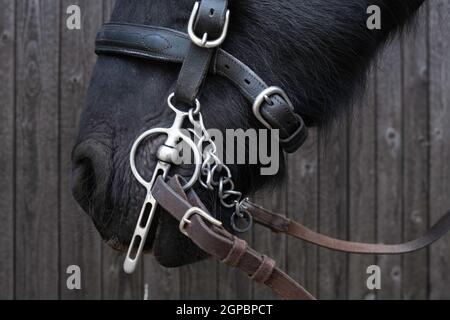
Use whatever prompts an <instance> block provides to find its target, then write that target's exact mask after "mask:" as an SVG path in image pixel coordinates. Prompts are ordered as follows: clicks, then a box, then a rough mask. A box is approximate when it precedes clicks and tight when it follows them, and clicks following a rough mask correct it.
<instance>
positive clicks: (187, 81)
mask: <svg viewBox="0 0 450 320" xmlns="http://www.w3.org/2000/svg"><path fill="white" fill-rule="evenodd" d="M227 8H228V1H227V0H202V1H201V3H200V7H199V10H198V14H197V17H196V21H195V24H194V32H195V33H196V34H199V35H204V34H207V35H208V36H212V37H218V36H219V35H220V34H221V33H222V30H223V27H224V24H225V15H226V12H227ZM216 50H217V49H216V48H212V49H209V48H203V47H199V46H198V45H196V44H195V43H193V42H191V43H190V46H189V50H188V52H187V54H186V57H185V59H184V61H183V66H182V67H181V71H180V74H179V76H178V80H177V85H176V87H175V101H176V102H177V103H180V102H181V103H185V104H187V105H189V106H193V105H194V104H195V99H196V98H197V95H198V92H199V91H200V88H201V86H202V85H203V83H204V81H205V78H206V75H207V73H208V70H209V67H210V64H211V59H212V57H213V55H214V53H215V51H216Z"/></svg>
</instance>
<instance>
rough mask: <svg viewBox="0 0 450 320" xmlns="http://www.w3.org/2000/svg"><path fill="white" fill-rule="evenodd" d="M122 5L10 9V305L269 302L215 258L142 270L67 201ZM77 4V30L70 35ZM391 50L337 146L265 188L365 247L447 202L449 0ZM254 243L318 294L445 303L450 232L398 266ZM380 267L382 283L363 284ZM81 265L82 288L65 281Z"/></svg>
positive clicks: (6, 227)
mask: <svg viewBox="0 0 450 320" xmlns="http://www.w3.org/2000/svg"><path fill="white" fill-rule="evenodd" d="M113 3H114V1H113V0H103V1H100V0H97V1H89V0H62V1H54V0H27V1H25V0H17V1H10V0H0V9H1V10H0V71H1V72H0V83H1V86H0V141H2V148H1V152H0V172H2V179H0V220H1V221H2V223H1V224H0V299H14V298H15V299H46V298H47V299H178V298H187V299H195V298H199V299H201V298H204V299H215V298H222V299H251V298H261V299H269V298H274V297H275V296H274V295H273V294H272V293H271V292H270V291H269V290H267V289H265V288H261V287H260V286H258V285H253V284H250V282H249V281H248V280H247V279H246V277H245V276H243V275H241V274H238V273H236V272H234V271H233V270H229V269H228V268H225V267H223V266H221V265H219V264H218V263H217V262H215V261H205V262H202V263H198V264H195V265H191V266H187V267H184V268H181V269H175V270H171V269H164V268H162V267H160V266H158V265H157V263H155V261H154V259H153V258H152V257H151V256H148V257H145V259H143V261H142V263H141V266H140V267H139V269H138V271H137V272H136V273H135V274H134V275H133V276H127V275H125V274H124V273H123V272H122V270H121V265H122V261H123V260H122V259H123V254H118V253H116V252H114V251H113V250H111V249H109V248H108V247H106V246H105V245H104V244H102V242H101V240H100V239H99V236H98V234H97V232H96V230H95V228H94V227H93V225H92V223H91V221H90V220H89V218H88V217H87V216H86V215H85V214H84V213H83V212H82V211H81V209H80V208H79V207H78V206H77V204H76V203H75V202H74V200H73V199H72V196H71V192H70V153H71V148H72V144H73V141H74V138H75V134H76V131H77V122H78V117H79V115H80V111H81V108H82V106H83V99H84V95H85V92H86V88H87V85H88V81H89V78H90V73H91V71H92V66H93V64H94V62H95V59H96V57H95V55H94V54H93V39H94V37H95V34H96V32H97V30H98V28H99V27H100V25H101V23H102V21H105V20H107V19H108V17H109V15H110V13H111V10H112V8H113ZM71 4H78V5H79V6H80V7H81V9H82V30H79V31H69V30H67V28H65V17H66V9H67V7H68V6H69V5H71ZM419 21H420V23H419V24H418V25H417V27H416V28H415V29H414V30H413V32H412V33H411V34H410V35H408V36H405V37H403V38H401V39H396V40H395V41H393V43H392V44H391V45H390V46H389V48H388V49H387V50H386V51H384V52H383V54H382V56H381V58H380V59H379V61H378V63H377V64H376V65H375V66H374V68H373V71H372V73H371V75H370V77H369V83H368V85H367V93H366V95H365V97H364V99H363V100H362V101H360V102H358V103H357V106H356V108H355V109H357V110H358V111H357V112H356V113H355V114H354V115H352V116H349V117H348V119H346V120H345V121H343V122H342V123H341V125H339V126H336V128H335V130H333V131H332V132H331V134H330V137H328V138H324V137H323V136H322V135H320V134H319V133H318V132H315V131H314V130H313V132H312V133H311V137H310V139H309V141H308V142H307V144H306V145H305V147H303V148H302V150H301V151H299V152H298V153H297V154H295V155H290V156H289V157H288V159H287V162H288V167H289V174H288V180H287V183H286V184H285V185H284V186H283V187H279V188H277V189H275V190H269V191H266V193H261V194H259V195H257V198H258V199H261V200H262V201H263V203H264V204H265V205H266V206H268V207H271V208H272V209H276V210H278V211H279V212H281V213H283V214H286V215H287V216H289V217H291V218H294V219H296V220H299V221H302V222H303V223H305V224H306V225H308V226H310V227H311V228H313V229H316V230H320V231H321V232H325V233H328V234H330V235H332V236H337V237H341V238H350V239H352V240H359V241H382V242H396V241H401V240H407V239H410V238H412V237H416V236H418V235H420V234H421V233H423V231H424V230H426V228H427V227H429V226H430V225H431V224H432V223H434V222H435V221H436V220H437V219H438V218H439V217H440V216H441V215H442V214H443V213H444V212H445V211H446V210H447V209H449V208H450V197H449V196H448V195H449V190H450V162H449V160H448V159H450V127H449V126H448V124H449V123H450V92H449V90H448V88H450V37H449V36H448V35H449V34H450V2H449V1H448V0H433V1H430V2H429V3H428V5H427V6H426V7H424V9H423V10H422V12H421V15H420V19H419ZM247 240H248V241H249V242H250V243H251V245H252V246H254V247H256V248H258V249H260V250H262V251H264V252H265V253H267V254H269V255H270V256H272V257H274V258H275V259H276V260H277V262H278V264H279V265H280V266H281V267H282V268H284V269H286V270H287V271H288V272H289V273H290V274H291V275H292V276H293V277H294V278H296V279H299V280H300V281H301V282H302V283H303V284H304V285H305V286H306V287H307V288H308V289H309V290H310V291H311V292H312V293H313V294H315V295H317V296H318V297H319V298H322V299H377V298H378V299H427V298H433V299H444V298H446V299H448V298H450V291H449V290H448V287H449V286H450V275H449V274H448V270H450V254H449V252H450V237H446V238H445V239H444V240H441V241H439V242H438V243H436V244H435V245H433V247H432V248H431V249H429V250H424V251H421V252H418V253H415V254H411V255H406V256H403V257H378V258H376V257H373V256H354V255H346V254H341V253H334V252H330V251H327V250H323V249H318V248H316V247H314V246H311V245H309V244H305V243H301V242H299V241H296V240H293V239H289V238H286V237H284V236H279V235H274V234H271V233H270V232H268V231H266V230H263V229H261V228H258V227H255V229H254V231H253V232H252V233H250V234H249V235H247ZM372 264H377V265H379V266H380V267H381V271H382V289H381V290H377V291H370V290H368V289H367V287H366V279H367V274H366V269H367V267H368V266H369V265H372ZM69 265H79V266H80V267H81V270H82V290H75V291H71V290H68V289H67V286H66V279H67V276H68V275H67V274H66V269H67V267H68V266H69Z"/></svg>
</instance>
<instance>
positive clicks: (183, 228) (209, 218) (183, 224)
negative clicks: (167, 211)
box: [180, 207, 222, 237]
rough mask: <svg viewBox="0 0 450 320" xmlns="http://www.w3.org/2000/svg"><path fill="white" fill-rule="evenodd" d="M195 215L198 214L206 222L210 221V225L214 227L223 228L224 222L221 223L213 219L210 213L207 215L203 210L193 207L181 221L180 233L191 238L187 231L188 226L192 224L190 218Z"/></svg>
mask: <svg viewBox="0 0 450 320" xmlns="http://www.w3.org/2000/svg"><path fill="white" fill-rule="evenodd" d="M194 214H198V215H199V216H201V217H202V218H203V219H205V220H206V221H208V222H209V223H211V224H213V225H215V226H217V227H221V226H222V222H220V221H219V220H217V219H215V218H213V217H212V216H211V215H209V214H208V213H206V212H205V211H203V210H202V209H200V208H198V207H192V208H190V209H189V210H188V211H186V213H185V214H184V216H183V219H181V221H180V231H181V232H182V233H183V234H184V235H185V236H187V237H189V235H188V233H187V231H186V225H187V224H191V220H189V218H190V217H191V216H193V215H194Z"/></svg>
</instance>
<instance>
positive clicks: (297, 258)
mask: <svg viewBox="0 0 450 320" xmlns="http://www.w3.org/2000/svg"><path fill="white" fill-rule="evenodd" d="M318 162H319V152H318V134H317V130H315V129H312V130H310V132H309V136H308V140H307V141H306V142H305V144H304V145H303V146H302V149H301V150H300V151H298V152H297V153H295V154H292V155H289V158H288V171H289V173H288V177H287V182H286V183H287V209H288V216H289V218H290V219H293V220H295V221H299V222H301V223H303V224H305V225H306V226H307V227H309V228H311V229H313V230H317V229H318V217H319V214H318V194H319V185H318V177H319V168H318ZM286 246H287V255H286V271H287V272H288V274H289V275H290V276H291V277H293V278H294V279H295V280H297V281H299V282H300V283H301V284H302V285H303V286H304V287H305V288H306V289H307V290H308V291H309V292H311V294H313V295H317V258H318V249H317V247H316V246H313V245H311V244H307V243H305V242H302V241H300V240H298V239H295V238H292V237H288V238H287V242H286Z"/></svg>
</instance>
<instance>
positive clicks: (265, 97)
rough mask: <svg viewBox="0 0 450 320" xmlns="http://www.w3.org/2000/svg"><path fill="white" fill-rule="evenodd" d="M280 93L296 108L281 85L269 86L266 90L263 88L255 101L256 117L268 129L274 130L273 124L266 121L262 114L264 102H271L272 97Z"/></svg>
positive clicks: (254, 111)
mask: <svg viewBox="0 0 450 320" xmlns="http://www.w3.org/2000/svg"><path fill="white" fill-rule="evenodd" d="M275 94H278V95H280V96H281V97H282V98H283V99H284V100H286V102H287V104H288V106H289V107H290V108H291V109H292V110H294V105H293V104H292V101H291V99H289V97H288V95H287V94H286V92H284V90H283V89H281V88H280V87H269V88H267V89H265V90H263V91H262V92H261V93H260V94H259V95H258V96H257V97H256V99H255V102H254V103H253V107H252V109H253V114H254V115H255V117H256V119H258V120H259V122H261V123H262V124H263V125H264V126H265V127H266V128H267V129H270V130H272V129H273V128H272V126H271V125H270V124H269V123H268V122H267V121H266V119H264V117H263V116H262V114H261V107H262V104H263V102H264V101H265V102H267V103H269V104H270V103H271V100H270V97H271V96H273V95H275Z"/></svg>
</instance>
